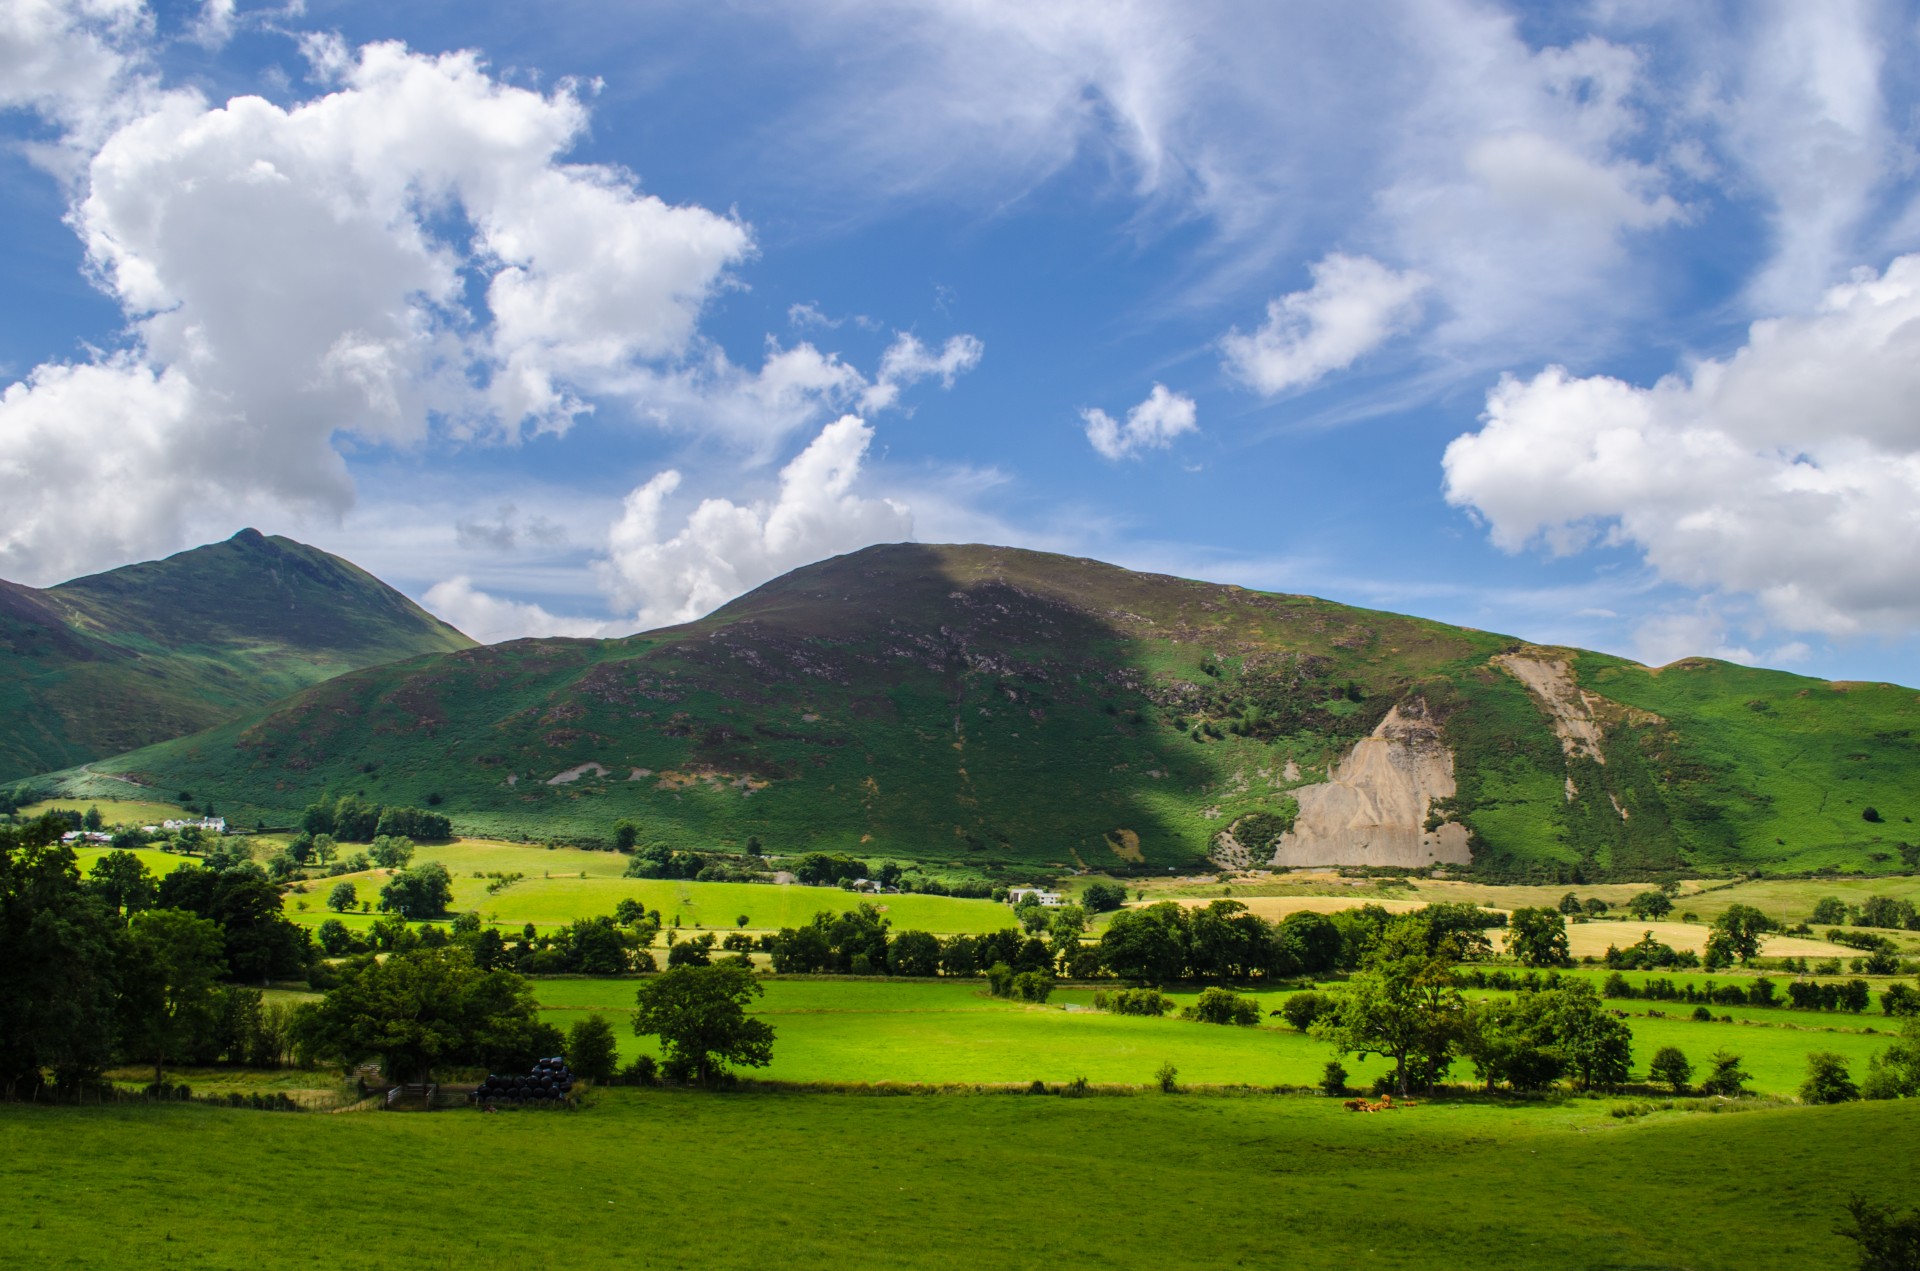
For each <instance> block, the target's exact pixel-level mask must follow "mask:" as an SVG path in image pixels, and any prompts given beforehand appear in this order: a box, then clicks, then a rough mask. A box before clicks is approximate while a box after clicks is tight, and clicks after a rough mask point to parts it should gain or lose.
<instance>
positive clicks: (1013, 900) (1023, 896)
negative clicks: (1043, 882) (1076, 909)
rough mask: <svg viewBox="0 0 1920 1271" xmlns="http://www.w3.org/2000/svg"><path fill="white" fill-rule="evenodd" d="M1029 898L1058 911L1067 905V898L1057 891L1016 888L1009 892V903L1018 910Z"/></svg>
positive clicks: (1037, 888)
mask: <svg viewBox="0 0 1920 1271" xmlns="http://www.w3.org/2000/svg"><path fill="white" fill-rule="evenodd" d="M1029 897H1031V898H1032V899H1033V900H1034V901H1035V902H1036V903H1038V904H1039V905H1041V906H1043V907H1044V908H1047V909H1058V908H1059V907H1060V906H1062V905H1064V904H1066V903H1067V898H1066V897H1065V896H1063V895H1061V894H1060V893H1059V892H1057V891H1046V890H1044V889H1043V888H1039V887H1015V888H1013V889H1011V890H1010V891H1008V892H1007V903H1008V904H1009V905H1013V906H1015V907H1016V908H1017V907H1018V906H1020V905H1021V904H1023V903H1024V902H1025V901H1026V900H1027V899H1028V898H1029Z"/></svg>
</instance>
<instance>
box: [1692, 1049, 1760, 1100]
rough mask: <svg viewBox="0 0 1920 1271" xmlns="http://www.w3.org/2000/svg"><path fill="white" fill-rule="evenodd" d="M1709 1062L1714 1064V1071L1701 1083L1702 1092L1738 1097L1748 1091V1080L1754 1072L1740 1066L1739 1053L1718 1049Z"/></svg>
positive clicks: (1728, 1097) (1731, 1097) (1729, 1097)
mask: <svg viewBox="0 0 1920 1271" xmlns="http://www.w3.org/2000/svg"><path fill="white" fill-rule="evenodd" d="M1708 1062H1710V1063H1711V1064H1712V1065H1713V1071H1712V1072H1710V1073H1708V1074H1707V1079H1706V1080H1705V1081H1703V1082H1701V1083H1700V1092H1701V1093H1702V1094H1710V1095H1719V1096H1721V1097H1722V1098H1727V1099H1737V1098H1739V1097H1740V1096H1741V1095H1743V1094H1745V1093H1746V1092H1747V1082H1748V1081H1749V1080H1750V1079H1751V1078H1752V1077H1753V1074H1752V1073H1750V1072H1748V1071H1746V1070H1745V1069H1744V1068H1742V1067H1741V1066H1740V1056H1739V1055H1736V1054H1734V1053H1732V1052H1731V1051H1728V1050H1724V1049H1722V1050H1716V1051H1714V1052H1713V1055H1712V1057H1711V1058H1710V1059H1709V1061H1708Z"/></svg>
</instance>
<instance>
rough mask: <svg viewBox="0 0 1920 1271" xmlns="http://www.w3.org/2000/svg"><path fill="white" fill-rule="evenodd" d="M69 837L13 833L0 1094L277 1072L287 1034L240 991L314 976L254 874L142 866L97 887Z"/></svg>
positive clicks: (271, 893) (4, 876)
mask: <svg viewBox="0 0 1920 1271" xmlns="http://www.w3.org/2000/svg"><path fill="white" fill-rule="evenodd" d="M65 828H66V823H65V822H64V821H62V820H59V819H57V818H41V819H39V820H36V821H33V822H29V823H27V824H25V825H0V1092H3V1093H4V1094H6V1095H10V1096H17V1095H22V1094H30V1093H31V1092H33V1091H34V1090H36V1089H38V1088H40V1087H41V1086H42V1085H44V1084H46V1083H47V1082H49V1081H51V1082H52V1084H53V1085H54V1086H56V1087H62V1088H73V1087H76V1086H79V1085H82V1084H84V1083H86V1082H88V1081H91V1080H94V1079H96V1078H97V1077H98V1076H99V1074H100V1073H101V1072H102V1071H103V1070H104V1069H105V1068H106V1066H108V1065H109V1064H111V1063H114V1062H117V1061H123V1060H134V1061H142V1062H152V1063H153V1064H154V1065H155V1077H156V1080H159V1079H161V1078H163V1077H164V1073H165V1066H166V1065H167V1064H168V1063H171V1062H175V1061H177V1060H180V1059H182V1058H195V1059H201V1058H209V1057H211V1058H220V1057H244V1058H248V1059H256V1058H263V1057H265V1058H276V1057H277V1056H278V1054H279V1052H280V1050H281V1049H282V1046H281V1041H282V1040H283V1037H282V1033H283V1030H282V1029H281V1021H279V1020H278V1018H277V1017H276V1016H275V1015H274V1014H273V1013H272V1012H269V1011H267V1010H266V1009H265V1008H264V1007H263V1006H262V1005H261V998H260V995H259V993H258V992H257V991H254V990H247V989H241V988H239V987H238V986H237V985H236V984H234V983H233V982H235V981H244V982H255V983H257V982H261V981H264V980H267V979H270V978H278V977H285V976H304V975H305V974H306V972H307V969H308V967H309V965H310V964H311V962H312V960H313V954H312V947H311V944H310V942H309V940H308V938H307V935H306V933H305V931H304V930H303V929H302V928H300V927H298V926H296V925H294V924H293V923H290V922H288V921H287V920H286V918H285V917H284V916H283V915H282V914H281V911H280V897H279V894H278V892H276V891H275V890H274V888H273V886H272V885H271V884H270V883H269V882H268V881H267V879H266V877H265V876H264V875H263V874H262V873H261V872H260V871H259V870H258V869H257V868H256V867H253V866H250V865H235V866H234V867H232V868H227V869H219V870H215V869H207V868H200V867H196V866H192V865H185V866H182V867H181V868H179V869H177V870H175V871H174V872H173V873H171V874H169V875H168V876H167V877H166V878H164V879H159V880H155V879H154V878H153V877H152V876H151V874H149V873H148V871H147V870H146V867H145V865H144V864H142V863H141V862H140V860H139V859H138V858H137V857H135V856H133V855H132V854H131V853H128V852H119V851H116V852H109V853H107V854H106V855H105V856H103V857H102V858H100V860H99V861H98V863H97V864H96V865H95V867H94V870H93V873H92V876H91V877H88V878H83V877H82V876H81V873H80V868H79V862H78V859H77V857H76V856H75V854H74V852H73V850H72V849H71V848H68V847H67V846H65V845H64V844H62V843H61V842H60V841H59V840H60V835H61V834H62V833H63V832H64V831H65Z"/></svg>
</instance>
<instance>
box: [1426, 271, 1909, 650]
mask: <svg viewBox="0 0 1920 1271" xmlns="http://www.w3.org/2000/svg"><path fill="white" fill-rule="evenodd" d="M1916 402H1920V256H1903V257H1900V258H1898V259H1896V260H1894V261H1893V262H1892V264H1891V265H1889V266H1888V268H1887V269H1886V271H1885V272H1884V273H1882V274H1874V273H1872V272H1871V271H1864V272H1862V273H1860V274H1858V275H1856V276H1855V277H1854V279H1853V280H1851V281H1849V282H1847V283H1844V284H1841V285H1839V286H1836V287H1833V288H1830V289H1829V290H1828V291H1827V292H1826V293H1825V294H1824V296H1823V297H1822V299H1821V301H1820V303H1819V304H1818V306H1817V307H1816V308H1815V309H1814V310H1813V311H1812V312H1810V313H1807V314H1804V315H1801V316H1796V317H1783V318H1770V319H1766V320H1763V321H1760V322H1756V323H1754V324H1753V325H1752V327H1751V328H1750V330H1749V332H1748V337H1747V341H1746V344H1745V345H1744V346H1743V347H1742V348H1740V349H1739V350H1738V351H1737V352H1736V353H1734V354H1733V355H1732V356H1731V357H1729V358H1726V359H1725V360H1708V361H1703V362H1701V363H1699V364H1698V365H1696V366H1694V367H1692V368H1691V369H1690V370H1689V371H1687V372H1685V373H1676V374H1673V375H1670V376H1668V377H1666V378H1664V379H1662V380H1661V381H1659V382H1658V383H1657V384H1655V385H1653V386H1652V387H1650V388H1641V387H1637V386H1635V385H1632V384H1628V383H1625V382H1623V381H1621V380H1617V379H1612V378H1608V377H1605V376H1589V377H1578V376H1573V375H1570V374H1568V373H1567V372H1566V371H1565V370H1564V369H1562V368H1560V367H1550V368H1548V369H1547V370H1545V371H1542V372H1541V373H1539V374H1538V375H1536V376H1534V377H1533V378H1531V379H1524V380H1523V379H1518V378H1515V377H1511V376H1509V377H1507V378H1505V379H1503V380H1502V381H1501V382H1500V384H1499V385H1498V386H1497V387H1496V388H1495V389H1494V390H1493V391H1492V392H1491V393H1490V394H1489V395H1488V398H1487V409H1486V415H1485V424H1484V426H1483V427H1482V428H1481V429H1480V431H1478V432H1476V433H1471V434H1468V435H1465V436H1462V437H1459V438H1457V439H1456V440H1455V441H1454V442H1453V443H1452V444H1451V445H1450V446H1448V448H1447V452H1446V456H1445V459H1444V466H1445V472H1446V491H1447V498H1448V500H1449V501H1450V502H1452V503H1454V504H1456V505H1457V506H1461V507H1466V508H1470V509H1472V510H1473V511H1474V512H1475V513H1477V514H1478V515H1479V516H1480V517H1481V518H1483V519H1484V520H1485V522H1486V524H1487V526H1488V530H1489V533H1490V534H1491V536H1492V538H1493V541H1494V542H1495V543H1496V544H1497V545H1499V546H1501V547H1503V548H1505V549H1507V550H1510V551H1512V550H1519V549H1521V548H1523V547H1525V546H1527V545H1528V544H1531V543H1536V542H1537V543H1541V544H1544V545H1545V546H1546V547H1547V548H1548V549H1550V550H1551V551H1554V552H1556V553H1562V554H1564V553H1571V552H1576V551H1579V550H1581V549H1583V548H1585V547H1587V546H1589V545H1591V544H1593V543H1596V542H1601V543H1608V544H1616V545H1631V546H1633V547H1635V548H1637V549H1639V550H1640V551H1641V552H1642V553H1643V554H1644V556H1645V558H1646V560H1647V562H1648V564H1650V565H1651V566H1652V567H1653V568H1654V569H1655V570H1657V571H1658V573H1659V574H1660V575H1661V576H1662V577H1663V578H1665V579H1668V580H1670V581H1673V582H1677V583H1681V584H1684V585H1686V586H1689V587H1694V588H1700V589H1705V590H1711V591H1723V592H1727V593H1734V594H1739V595H1744V596H1751V597H1753V598H1755V600H1757V602H1758V604H1759V606H1760V609H1761V611H1762V612H1763V613H1764V614H1765V616H1766V618H1767V619H1768V620H1770V621H1771V622H1773V623H1776V624H1778V625H1779V626H1781V627H1784V628H1787V629H1791V630H1801V631H1817V632H1822V633H1826V634H1831V635H1847V634H1853V633H1859V632H1897V631H1908V630H1912V629H1913V628H1914V627H1915V626H1916V625H1920V411H1916V410H1915V407H1914V404H1915V403H1916ZM1669 643H1670V642H1669Z"/></svg>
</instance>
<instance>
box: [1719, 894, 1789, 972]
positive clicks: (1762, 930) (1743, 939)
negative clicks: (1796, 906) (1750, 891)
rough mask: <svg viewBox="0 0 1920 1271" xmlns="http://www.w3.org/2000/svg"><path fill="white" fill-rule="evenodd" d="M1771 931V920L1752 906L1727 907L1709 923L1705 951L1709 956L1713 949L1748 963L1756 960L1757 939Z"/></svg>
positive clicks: (1758, 942)
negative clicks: (1709, 931) (1706, 950)
mask: <svg viewBox="0 0 1920 1271" xmlns="http://www.w3.org/2000/svg"><path fill="white" fill-rule="evenodd" d="M1774 928H1775V923H1774V921H1773V919H1771V918H1769V917H1767V916H1766V915H1765V914H1763V913H1761V912H1760V911H1759V910H1758V909H1755V908H1754V907H1753V906H1752V905H1738V904H1736V905H1729V906H1727V911H1726V912H1725V913H1723V914H1721V915H1720V916H1719V917H1718V918H1716V919H1714V920H1713V933H1712V934H1711V935H1710V936H1708V938H1707V947H1708V950H1709V952H1711V951H1713V950H1714V949H1715V948H1716V947H1717V948H1719V949H1722V950H1724V951H1725V952H1726V953H1728V954H1731V955H1732V956H1733V957H1736V958H1738V959H1739V960H1740V961H1742V962H1747V961H1751V960H1752V959H1753V958H1755V957H1757V956H1759V953H1760V941H1761V938H1762V937H1764V936H1765V935H1766V934H1767V933H1768V932H1769V931H1772V930H1774Z"/></svg>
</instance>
